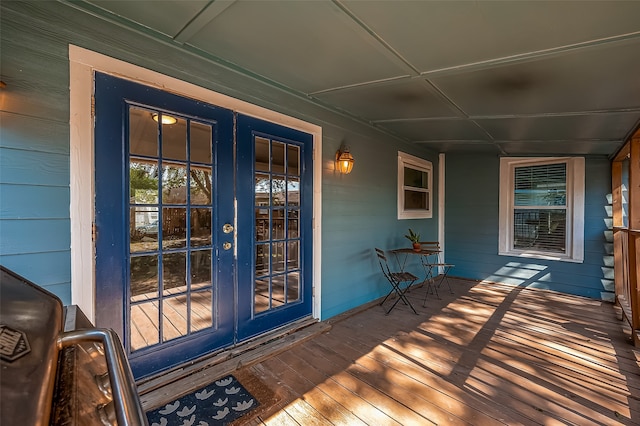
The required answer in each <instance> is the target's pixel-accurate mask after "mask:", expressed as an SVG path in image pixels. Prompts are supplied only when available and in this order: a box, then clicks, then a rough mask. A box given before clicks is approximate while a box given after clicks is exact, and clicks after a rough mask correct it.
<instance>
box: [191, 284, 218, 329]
mask: <svg viewBox="0 0 640 426" xmlns="http://www.w3.org/2000/svg"><path fill="white" fill-rule="evenodd" d="M212 297H213V292H212V291H211V290H205V291H198V292H194V293H191V331H198V330H206V329H207V328H211V327H213V321H212V316H211V306H213V300H212Z"/></svg>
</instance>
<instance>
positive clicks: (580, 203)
mask: <svg viewBox="0 0 640 426" xmlns="http://www.w3.org/2000/svg"><path fill="white" fill-rule="evenodd" d="M584 191H585V184H584V158H582V157H570V158H569V157H547V158H516V157H505V158H501V159H500V214H499V222H500V226H499V247H498V254H500V255H505V256H521V257H533V258H540V259H549V260H562V261H567V262H582V261H583V260H584Z"/></svg>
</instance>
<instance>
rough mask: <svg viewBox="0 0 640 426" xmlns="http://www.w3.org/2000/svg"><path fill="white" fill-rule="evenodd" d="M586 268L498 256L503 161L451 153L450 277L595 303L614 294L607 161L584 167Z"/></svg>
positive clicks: (447, 219)
mask: <svg viewBox="0 0 640 426" xmlns="http://www.w3.org/2000/svg"><path fill="white" fill-rule="evenodd" d="M585 168H586V170H585V175H586V180H585V192H586V197H585V232H584V238H585V247H584V248H585V256H584V257H585V259H584V263H571V262H559V261H549V260H539V259H529V258H519V257H511V256H498V254H497V253H498V208H499V202H498V197H499V186H500V179H499V171H500V159H499V158H498V157H497V156H495V155H460V154H457V155H456V154H449V155H447V159H446V178H445V182H446V188H445V190H446V194H447V197H446V207H445V224H446V225H445V229H446V231H445V240H446V257H447V261H448V262H451V263H454V264H455V265H456V267H455V269H453V270H452V271H451V274H452V275H456V276H460V277H465V278H471V279H477V280H485V279H486V280H490V281H500V282H506V283H511V284H514V285H520V286H527V287H533V288H542V289H551V290H556V291H561V292H565V293H570V294H576V295H580V296H587V297H592V298H596V299H600V298H605V299H606V298H610V297H612V293H609V290H612V289H613V270H612V267H611V266H612V256H611V254H612V250H613V248H612V245H611V232H610V221H609V220H608V219H609V215H608V210H607V207H608V206H609V202H608V197H607V196H608V195H609V194H610V193H611V185H610V179H611V167H610V162H609V160H608V159H606V158H587V159H586V164H585Z"/></svg>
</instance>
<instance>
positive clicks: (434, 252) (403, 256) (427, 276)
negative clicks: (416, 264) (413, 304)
mask: <svg viewBox="0 0 640 426" xmlns="http://www.w3.org/2000/svg"><path fill="white" fill-rule="evenodd" d="M420 244H421V249H420V250H414V249H412V248H398V249H393V250H389V251H390V252H391V253H393V254H394V256H395V258H396V262H397V263H398V267H399V268H400V270H401V271H404V270H405V267H406V263H407V259H408V258H409V255H417V256H420V265H421V266H422V268H423V270H424V279H423V280H422V281H421V282H419V283H418V284H423V285H426V286H427V293H426V294H425V299H424V302H423V304H422V305H423V306H424V304H425V303H426V301H427V295H428V294H432V293H435V295H436V297H438V298H440V296H439V295H438V286H437V285H435V283H434V278H435V276H434V273H435V271H436V270H437V268H438V267H441V266H442V267H446V268H447V270H448V268H449V267H451V266H453V265H448V264H445V263H441V262H439V259H438V255H439V254H440V253H441V252H442V250H440V245H439V244H438V242H426V243H420ZM414 285H415V284H414ZM449 287H451V286H449Z"/></svg>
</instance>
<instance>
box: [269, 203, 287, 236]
mask: <svg viewBox="0 0 640 426" xmlns="http://www.w3.org/2000/svg"><path fill="white" fill-rule="evenodd" d="M271 215H272V218H273V223H272V224H271V226H272V230H271V238H273V239H274V240H283V239H284V232H285V226H284V210H283V209H274V210H273V211H272V212H271Z"/></svg>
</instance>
